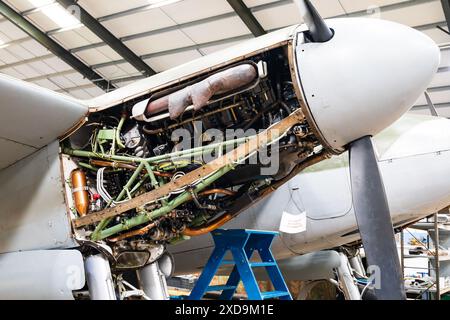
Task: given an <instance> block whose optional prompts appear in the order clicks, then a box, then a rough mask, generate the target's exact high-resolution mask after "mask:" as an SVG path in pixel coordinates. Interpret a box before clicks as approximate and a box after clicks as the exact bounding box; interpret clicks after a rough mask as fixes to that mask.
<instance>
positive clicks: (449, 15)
mask: <svg viewBox="0 0 450 320" xmlns="http://www.w3.org/2000/svg"><path fill="white" fill-rule="evenodd" d="M441 3H442V9H443V10H444V15H445V20H446V21H447V27H448V28H449V30H450V0H441Z"/></svg>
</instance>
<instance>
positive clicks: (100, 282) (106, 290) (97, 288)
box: [84, 254, 117, 300]
mask: <svg viewBox="0 0 450 320" xmlns="http://www.w3.org/2000/svg"><path fill="white" fill-rule="evenodd" d="M84 265H85V268H86V278H87V283H88V287H89V296H90V298H91V300H117V297H116V293H115V291H114V282H113V279H112V275H111V267H110V265H109V261H108V259H106V258H105V256H104V255H102V254H99V255H95V256H90V257H87V258H86V261H85V263H84Z"/></svg>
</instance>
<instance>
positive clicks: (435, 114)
mask: <svg viewBox="0 0 450 320" xmlns="http://www.w3.org/2000/svg"><path fill="white" fill-rule="evenodd" d="M425 99H426V100H427V103H428V108H430V112H431V115H432V116H434V117H439V114H438V112H437V110H436V107H435V106H434V104H433V101H431V97H430V95H429V94H428V92H427V91H425Z"/></svg>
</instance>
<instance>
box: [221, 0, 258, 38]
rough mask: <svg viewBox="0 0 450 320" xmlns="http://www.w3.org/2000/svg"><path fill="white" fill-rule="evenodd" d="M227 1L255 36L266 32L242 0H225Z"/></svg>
mask: <svg viewBox="0 0 450 320" xmlns="http://www.w3.org/2000/svg"><path fill="white" fill-rule="evenodd" d="M227 2H228V3H229V5H230V6H231V7H232V8H233V10H234V12H236V14H237V15H238V16H239V18H241V20H242V22H244V24H245V25H246V26H247V28H248V29H249V30H250V31H251V32H252V34H253V35H254V36H255V37H259V36H262V35H263V34H266V30H264V28H263V27H262V26H261V24H260V23H259V22H258V20H257V19H256V18H255V16H254V15H253V13H252V11H251V10H250V9H249V8H248V7H247V6H246V5H245V3H244V2H243V1H242V0H227Z"/></svg>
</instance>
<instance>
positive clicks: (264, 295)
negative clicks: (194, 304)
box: [188, 230, 292, 300]
mask: <svg viewBox="0 0 450 320" xmlns="http://www.w3.org/2000/svg"><path fill="white" fill-rule="evenodd" d="M277 235H278V232H271V231H257V230H216V231H213V232H212V236H213V239H214V243H215V249H214V251H213V252H212V254H211V257H210V258H209V260H208V262H207V264H206V266H205V268H204V269H203V272H202V274H201V276H200V278H199V279H198V281H197V283H196V284H195V286H194V289H193V290H192V292H191V294H190V296H189V297H188V300H201V299H202V298H203V296H204V295H205V293H207V292H212V291H219V292H220V291H221V292H222V294H221V296H220V298H219V300H231V299H232V298H233V296H234V294H235V292H236V289H237V287H238V285H239V283H240V281H241V280H242V282H243V284H244V287H245V290H246V291H247V296H248V299H249V300H267V299H280V300H292V296H291V294H290V293H289V289H288V287H287V285H286V282H285V281H284V278H283V276H282V274H281V271H280V269H279V268H278V264H277V263H276V261H275V258H274V257H273V254H272V251H271V247H272V242H273V240H274V238H275V237H276V236H277ZM228 251H230V252H231V254H232V257H233V260H230V261H229V260H224V257H225V255H226V254H227V252H228ZM255 251H258V253H259V255H260V257H261V262H250V261H251V259H252V256H253V253H254V252H255ZM224 265H234V268H233V271H232V272H231V274H230V277H229V278H228V281H227V283H226V284H225V285H223V286H209V285H210V283H211V281H212V279H213V277H214V276H215V275H216V273H217V270H218V269H219V268H220V267H221V266H224ZM254 268H265V269H266V271H267V274H268V276H269V279H270V280H271V282H272V284H273V287H274V288H275V291H271V292H261V291H260V289H259V286H258V282H257V280H256V277H255V274H254V272H253V269H254Z"/></svg>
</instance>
